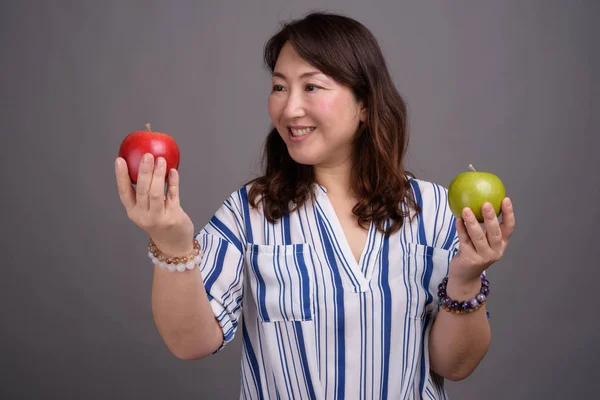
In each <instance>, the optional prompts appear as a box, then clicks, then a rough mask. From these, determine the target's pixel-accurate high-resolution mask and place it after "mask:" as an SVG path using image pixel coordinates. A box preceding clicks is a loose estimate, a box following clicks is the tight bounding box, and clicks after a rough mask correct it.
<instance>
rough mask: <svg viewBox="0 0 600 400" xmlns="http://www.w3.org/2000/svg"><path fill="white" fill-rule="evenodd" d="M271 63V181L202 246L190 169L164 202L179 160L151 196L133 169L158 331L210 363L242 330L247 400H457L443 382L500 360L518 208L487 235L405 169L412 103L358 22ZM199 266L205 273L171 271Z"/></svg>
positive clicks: (338, 19)
mask: <svg viewBox="0 0 600 400" xmlns="http://www.w3.org/2000/svg"><path fill="white" fill-rule="evenodd" d="M264 58H265V63H266V65H267V66H268V68H269V69H270V71H271V73H272V82H271V85H272V91H271V93H270V95H269V100H268V111H269V116H270V118H271V122H272V129H271V130H270V132H269V133H268V136H267V140H266V144H265V153H264V172H263V174H262V176H259V177H258V178H256V179H254V180H252V181H251V182H248V183H247V184H246V185H244V186H243V187H242V188H240V189H239V190H236V191H234V192H233V193H232V194H231V196H230V197H229V198H228V199H226V201H225V202H224V203H223V205H222V206H221V207H220V208H219V209H218V210H217V212H216V213H215V214H214V216H213V217H212V218H211V220H210V221H209V222H208V223H207V224H206V225H205V226H204V228H203V229H202V230H200V231H199V232H197V233H196V234H195V235H193V239H194V241H192V240H190V236H192V234H191V233H190V231H191V229H192V228H193V224H192V223H191V220H190V218H189V217H188V215H187V214H186V213H185V212H183V210H182V209H181V207H180V204H179V175H178V174H177V171H176V170H172V171H171V174H172V178H171V176H170V178H169V191H168V195H167V199H166V200H165V201H163V198H162V189H163V185H164V182H165V180H164V177H165V173H166V171H165V167H164V163H157V164H156V167H154V163H153V162H152V157H148V159H147V160H146V161H147V162H145V163H143V164H142V165H141V167H140V182H139V184H138V186H137V188H136V191H135V192H134V191H133V189H132V188H131V185H130V182H129V179H128V176H127V169H126V166H125V165H124V163H123V162H122V161H123V160H117V165H116V167H117V178H118V182H119V190H120V194H121V199H122V201H123V203H124V204H125V206H126V208H127V209H128V215H129V216H130V218H131V219H132V220H133V221H134V222H136V223H137V224H138V225H139V226H140V227H142V228H143V229H144V230H145V231H146V232H148V234H149V235H150V237H151V243H150V246H149V249H150V253H149V257H150V258H151V259H152V260H153V262H154V263H155V264H156V265H157V267H156V268H155V281H154V286H153V297H152V299H153V312H154V316H155V320H156V324H157V326H158V328H159V332H160V333H161V335H162V336H163V338H164V339H165V342H166V343H167V344H168V346H169V347H170V348H171V350H172V352H173V353H174V354H176V355H177V356H178V357H180V358H183V359H198V358H202V357H205V356H207V355H209V354H212V353H214V352H216V351H219V350H220V349H222V348H223V347H224V346H225V345H227V343H229V342H230V341H231V340H232V339H233V337H234V335H235V334H236V332H237V331H238V328H239V327H241V331H242V335H243V355H242V360H241V374H242V379H241V382H242V394H241V397H242V398H249V399H259V398H260V399H262V398H269V399H274V398H285V399H289V398H299V399H343V398H347V397H351V398H362V399H387V398H394V399H421V398H425V397H426V398H429V399H442V398H445V397H446V393H445V389H444V378H447V379H452V380H460V379H463V378H465V377H466V376H468V375H469V374H470V373H471V372H472V371H473V370H474V369H475V367H476V366H477V365H478V363H479V362H480V361H481V359H482V358H483V356H484V355H485V353H486V351H487V348H488V346H489V340H490V329H489V324H488V321H487V319H486V307H485V304H486V300H487V296H488V294H489V281H488V280H487V279H485V278H484V277H483V276H482V273H483V272H484V271H485V269H486V268H488V267H489V266H490V265H491V264H492V263H494V262H495V261H498V260H499V259H500V257H501V256H502V253H503V251H504V249H505V248H506V245H507V241H508V238H509V237H510V235H511V233H512V230H513V228H514V215H513V213H512V206H511V204H510V201H508V199H505V201H504V202H503V206H502V207H503V208H502V210H503V222H502V224H501V225H500V224H499V223H498V220H497V218H496V216H495V214H494V213H493V212H492V213H490V209H489V204H486V205H484V207H483V211H484V215H485V228H486V230H487V231H488V232H489V234H487V235H486V232H484V231H483V228H482V227H480V225H479V223H478V222H477V220H476V219H475V218H474V216H473V214H472V213H470V212H466V211H463V219H464V221H463V219H459V220H457V219H456V218H455V217H454V216H453V215H452V212H451V210H450V208H449V206H448V197H447V190H446V189H445V188H443V187H441V186H439V185H437V184H434V183H431V182H426V181H423V180H418V179H416V178H415V177H414V176H413V175H411V174H410V173H408V172H407V171H406V170H405V169H404V165H403V162H404V154H405V150H406V145H407V139H408V136H407V130H406V126H407V116H406V106H405V103H404V101H403V99H402V97H401V96H400V94H399V93H398V91H397V90H396V88H395V87H394V85H393V83H392V79H391V77H390V75H389V72H388V70H387V67H386V64H385V60H384V58H383V55H382V53H381V50H380V48H379V46H378V44H377V41H376V40H375V38H374V37H373V35H372V34H371V32H370V31H369V30H368V29H367V28H365V27H364V26H363V25H362V24H360V23H359V22H357V21H355V20H353V19H351V18H348V17H344V16H340V15H333V14H324V13H314V14H310V15H308V16H306V17H305V18H303V19H300V20H297V21H292V22H290V23H288V24H285V25H284V26H283V27H282V29H281V30H280V31H279V32H278V33H277V34H276V35H275V36H273V37H272V38H271V39H270V40H269V41H268V42H267V45H266V47H265V52H264ZM159 161H160V160H159ZM197 256H198V258H195V257H197ZM190 257H191V258H190ZM182 258H183V260H185V262H186V263H187V262H188V260H190V259H192V260H197V263H198V269H197V270H196V269H193V270H189V269H188V268H182V269H181V270H182V272H181V273H180V272H174V273H171V272H168V270H165V269H163V268H161V266H162V265H163V264H164V263H165V262H166V263H167V264H170V263H175V264H177V262H180V260H181V259H182ZM165 260H166V261H165ZM186 265H187V264H186ZM171 269H173V268H171ZM176 271H178V270H176ZM440 302H442V303H443V304H440ZM440 305H443V307H442V308H440V307H439V306H440ZM173 310H177V312H176V313H174V312H173ZM440 310H443V311H440Z"/></svg>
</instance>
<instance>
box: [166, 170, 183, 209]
mask: <svg viewBox="0 0 600 400" xmlns="http://www.w3.org/2000/svg"><path fill="white" fill-rule="evenodd" d="M168 184H169V186H168V188H167V206H166V207H167V209H170V208H177V207H179V206H180V204H179V173H178V172H177V170H176V169H175V168H171V171H169V179H168Z"/></svg>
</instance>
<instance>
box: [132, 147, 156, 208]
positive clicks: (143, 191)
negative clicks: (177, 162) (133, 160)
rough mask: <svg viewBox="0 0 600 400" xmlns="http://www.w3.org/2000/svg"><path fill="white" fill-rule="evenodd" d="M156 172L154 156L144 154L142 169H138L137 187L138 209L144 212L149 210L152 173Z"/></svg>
mask: <svg viewBox="0 0 600 400" xmlns="http://www.w3.org/2000/svg"><path fill="white" fill-rule="evenodd" d="M153 171H154V156H153V155H152V154H150V153H147V154H144V157H142V161H141V162H140V167H139V169H138V177H137V186H136V201H137V205H138V207H139V208H140V209H141V210H143V211H146V210H149V208H150V199H149V198H148V196H149V194H150V184H151V182H152V173H153Z"/></svg>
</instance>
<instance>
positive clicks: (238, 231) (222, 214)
mask: <svg viewBox="0 0 600 400" xmlns="http://www.w3.org/2000/svg"><path fill="white" fill-rule="evenodd" d="M238 199H239V198H238V196H236V195H235V194H232V195H231V196H230V197H229V198H228V199H227V200H225V202H223V204H222V206H221V207H220V208H219V209H218V210H217V212H216V213H215V214H214V216H213V217H212V218H211V219H210V221H209V222H208V224H206V226H205V227H204V228H203V229H202V230H201V231H200V232H198V233H197V234H196V235H195V238H196V239H197V240H198V242H199V244H200V249H201V257H200V263H199V270H200V273H201V274H202V279H203V282H204V287H205V289H206V293H207V295H208V300H209V302H210V305H211V307H212V310H213V313H214V315H215V318H216V319H217V321H218V322H219V325H220V326H221V329H222V330H223V344H222V345H221V347H220V348H219V349H217V350H216V351H215V353H216V352H219V351H220V350H222V349H223V348H224V347H225V346H226V345H227V344H228V343H229V342H231V341H232V340H233V338H234V336H235V332H236V331H237V327H238V323H239V321H240V317H241V314H242V299H243V284H244V282H243V279H244V252H245V246H246V242H247V241H246V238H245V232H244V229H243V227H244V224H243V218H242V215H243V213H242V212H241V207H240V206H241V204H240V202H239V200H238Z"/></svg>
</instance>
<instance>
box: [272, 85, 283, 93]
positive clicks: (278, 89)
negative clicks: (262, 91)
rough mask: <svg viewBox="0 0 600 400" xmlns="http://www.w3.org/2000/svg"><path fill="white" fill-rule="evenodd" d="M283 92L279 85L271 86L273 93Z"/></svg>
mask: <svg viewBox="0 0 600 400" xmlns="http://www.w3.org/2000/svg"><path fill="white" fill-rule="evenodd" d="M282 90H283V86H281V85H273V91H274V92H281V91H282Z"/></svg>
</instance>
